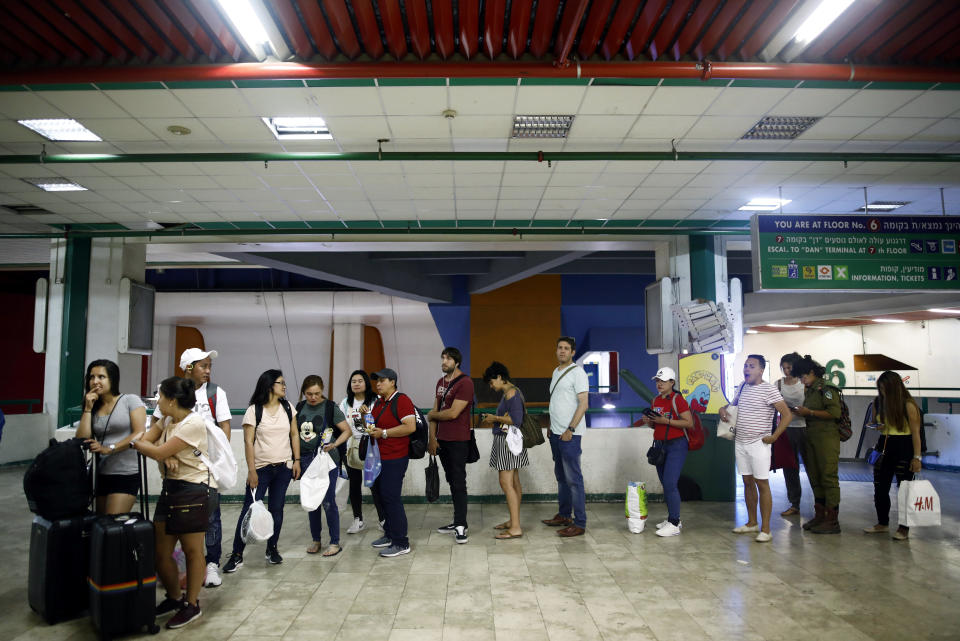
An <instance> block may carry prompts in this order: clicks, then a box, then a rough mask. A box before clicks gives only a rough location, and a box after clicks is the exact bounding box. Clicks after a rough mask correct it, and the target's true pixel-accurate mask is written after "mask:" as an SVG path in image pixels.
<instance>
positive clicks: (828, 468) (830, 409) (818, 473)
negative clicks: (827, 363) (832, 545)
mask: <svg viewBox="0 0 960 641" xmlns="http://www.w3.org/2000/svg"><path fill="white" fill-rule="evenodd" d="M824 374H826V369H825V368H824V367H823V366H822V365H821V364H820V363H818V362H817V361H815V360H813V359H812V358H810V356H809V355H807V356H804V357H803V358H802V359H800V361H799V362H798V363H796V364H795V365H794V366H793V375H794V376H798V377H799V378H800V380H801V381H803V385H804V393H803V406H801V407H794V408H792V409H793V411H794V413H795V414H799V415H800V416H802V417H803V418H804V419H806V421H807V427H806V430H807V433H806V436H807V445H806V451H805V455H804V457H803V458H804V466H805V467H806V468H807V478H809V479H810V487H811V489H812V490H813V499H814V504H813V508H814V511H815V514H814V517H813V518H812V519H810V520H809V521H807V522H806V523H804V524H803V529H804V530H809V531H810V532H813V533H814V534H838V533H839V532H840V521H839V517H838V513H839V510H840V432H839V430H838V429H837V421H838V420H839V419H840V414H841V407H840V390H839V389H837V387H836V386H834V385H831V384H830V383H829V382H827V381H826V380H825V379H824V378H823V376H824Z"/></svg>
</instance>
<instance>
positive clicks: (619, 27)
mask: <svg viewBox="0 0 960 641" xmlns="http://www.w3.org/2000/svg"><path fill="white" fill-rule="evenodd" d="M639 6H640V0H622V1H621V2H620V3H619V4H618V5H617V11H616V13H614V14H613V20H611V21H610V28H609V29H607V35H606V37H605V38H604V39H603V43H602V44H601V45H600V53H601V54H602V55H603V57H604V58H605V59H607V60H611V59H612V58H613V57H614V56H616V55H617V54H618V53H619V52H620V47H622V46H623V41H624V39H625V38H626V37H627V31H628V30H629V29H630V24H631V22H633V16H635V15H636V14H637V7H639Z"/></svg>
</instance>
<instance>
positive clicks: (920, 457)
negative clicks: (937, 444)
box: [913, 454, 923, 461]
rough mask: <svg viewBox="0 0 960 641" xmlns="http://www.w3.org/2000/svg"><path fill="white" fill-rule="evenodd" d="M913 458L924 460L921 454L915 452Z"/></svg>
mask: <svg viewBox="0 0 960 641" xmlns="http://www.w3.org/2000/svg"><path fill="white" fill-rule="evenodd" d="M913 458H915V459H917V460H918V461H922V460H923V456H922V455H920V454H914V455H913Z"/></svg>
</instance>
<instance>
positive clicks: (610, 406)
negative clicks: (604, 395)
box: [603, 403, 617, 410]
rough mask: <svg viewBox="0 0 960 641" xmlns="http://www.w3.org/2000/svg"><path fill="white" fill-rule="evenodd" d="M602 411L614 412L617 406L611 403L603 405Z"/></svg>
mask: <svg viewBox="0 0 960 641" xmlns="http://www.w3.org/2000/svg"><path fill="white" fill-rule="evenodd" d="M603 409H605V410H615V409H617V406H616V405H614V404H613V403H604V404H603Z"/></svg>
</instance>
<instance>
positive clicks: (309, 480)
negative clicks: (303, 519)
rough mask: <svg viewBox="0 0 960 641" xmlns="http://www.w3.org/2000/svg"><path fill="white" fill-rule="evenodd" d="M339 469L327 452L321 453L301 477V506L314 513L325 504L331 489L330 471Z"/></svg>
mask: <svg viewBox="0 0 960 641" xmlns="http://www.w3.org/2000/svg"><path fill="white" fill-rule="evenodd" d="M335 467H337V465H336V463H334V462H333V459H332V458H331V457H330V455H329V454H327V453H326V452H319V453H318V454H317V456H316V458H314V459H313V462H312V463H310V467H308V468H307V470H306V471H305V472H304V473H303V476H301V477H300V505H301V506H302V507H303V509H304V510H306V511H307V512H313V511H314V510H315V509H317V508H318V507H320V504H321V503H323V498H324V497H325V496H326V495H327V490H328V489H329V488H330V470H332V469H334V468H335Z"/></svg>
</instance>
